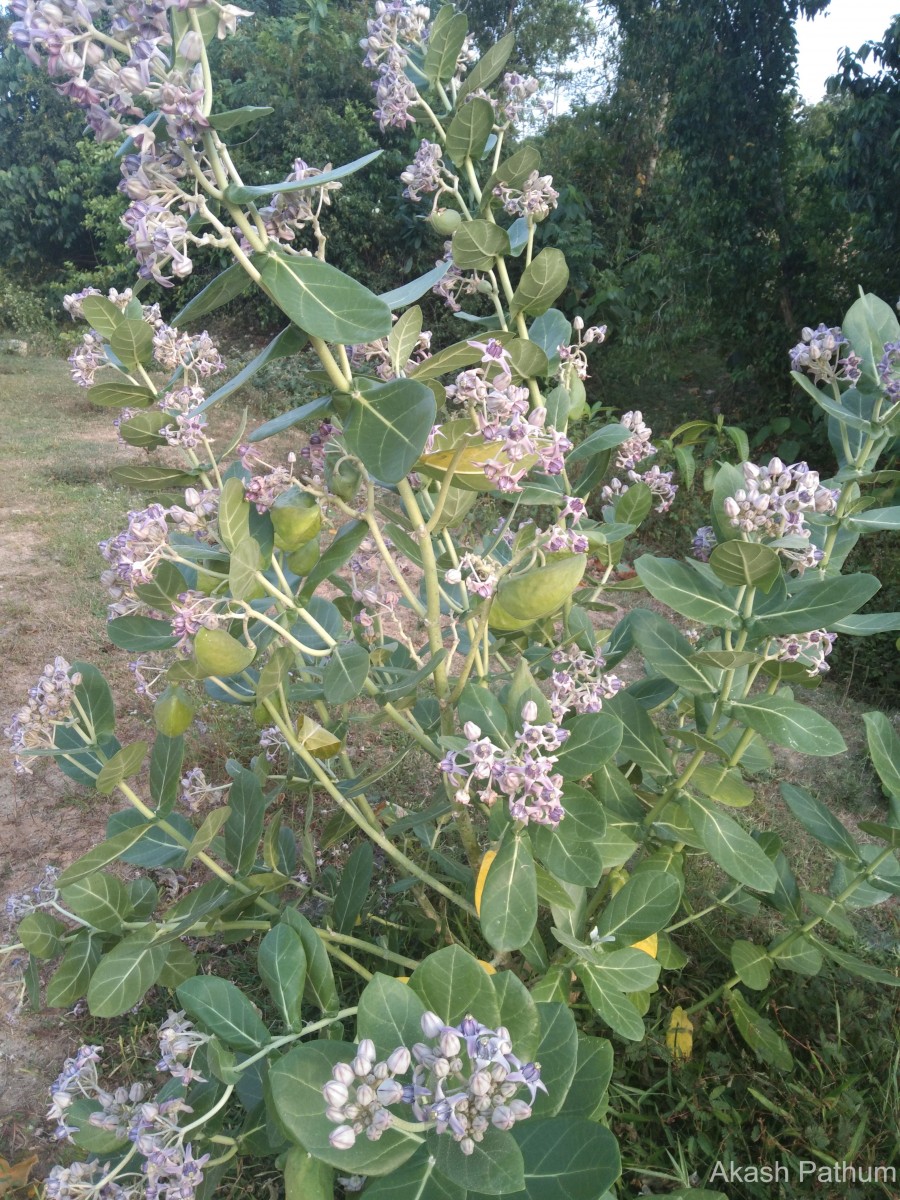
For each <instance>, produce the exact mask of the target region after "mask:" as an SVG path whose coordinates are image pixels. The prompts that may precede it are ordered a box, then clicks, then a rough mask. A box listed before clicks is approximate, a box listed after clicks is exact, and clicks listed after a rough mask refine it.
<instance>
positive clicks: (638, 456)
mask: <svg viewBox="0 0 900 1200" xmlns="http://www.w3.org/2000/svg"><path fill="white" fill-rule="evenodd" d="M619 424H620V425H624V426H625V428H626V429H627V430H628V432H629V435H630V436H629V437H628V439H627V441H624V442H620V443H619V445H618V446H616V457H615V459H614V463H615V466H616V468H617V469H618V470H620V471H633V470H634V468H635V467H636V466H637V465H638V463H641V462H643V461H644V459H645V458H653V457H654V455H655V454H656V453H657V450H656V447H655V446H654V445H653V443H652V442H651V441H650V438H651V437H652V435H653V430H652V429H651V428H650V426H649V425H648V424H647V423H646V422H645V421H644V417H643V414H642V412H641V410H640V409H635V410H634V412H627V413H623V415H622V416H621V417H620V418H619Z"/></svg>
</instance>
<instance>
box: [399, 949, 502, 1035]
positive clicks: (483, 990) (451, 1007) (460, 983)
mask: <svg viewBox="0 0 900 1200" xmlns="http://www.w3.org/2000/svg"><path fill="white" fill-rule="evenodd" d="M409 986H410V987H411V988H412V990H413V991H414V992H415V993H416V994H417V995H418V997H419V998H420V1000H422V1002H423V1003H424V1005H425V1007H426V1008H427V1009H430V1010H431V1011H432V1012H436V1013H437V1015H438V1016H439V1017H440V1018H441V1019H442V1020H444V1021H446V1022H447V1024H448V1025H457V1024H459V1022H460V1021H461V1020H462V1019H463V1017H464V1016H466V1015H467V1014H468V1013H472V1015H473V1016H475V1017H477V1018H478V1020H479V1021H481V1023H482V1025H487V1026H488V1027H489V1028H490V1029H496V1028H497V1025H498V1024H499V1021H500V1009H499V1005H498V1003H497V996H496V993H495V991H494V989H493V987H492V985H491V981H490V978H489V976H488V975H487V974H486V973H485V971H484V969H483V967H481V966H479V964H478V961H477V960H476V959H475V958H474V957H473V956H472V955H471V954H468V953H467V952H466V951H465V950H463V948H462V946H446V947H444V949H442V950H437V951H435V953H434V954H429V956H428V957H427V958H426V959H425V960H424V962H422V963H420V965H419V966H418V967H416V969H415V971H414V972H413V973H412V976H411V978H410V981H409Z"/></svg>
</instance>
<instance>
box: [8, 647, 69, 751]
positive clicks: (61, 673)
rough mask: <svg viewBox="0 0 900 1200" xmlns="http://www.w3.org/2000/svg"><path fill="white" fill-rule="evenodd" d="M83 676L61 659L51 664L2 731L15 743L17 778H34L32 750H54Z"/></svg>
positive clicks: (59, 657) (13, 746) (57, 658)
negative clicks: (22, 776) (55, 741)
mask: <svg viewBox="0 0 900 1200" xmlns="http://www.w3.org/2000/svg"><path fill="white" fill-rule="evenodd" d="M80 683H81V675H80V674H79V673H78V672H77V671H74V672H73V671H72V668H71V666H70V665H69V663H67V662H66V660H65V659H64V658H62V657H61V656H57V657H56V658H54V660H53V662H52V663H48V664H47V665H46V666H45V667H44V670H43V672H42V673H41V675H40V678H39V679H38V681H37V683H36V684H35V685H34V686H33V687H31V688H29V690H28V700H27V701H26V703H25V705H24V706H23V707H22V708H20V709H19V711H18V712H17V713H16V715H15V716H14V717H13V719H12V721H11V722H10V723H9V725H8V726H7V727H6V728H5V729H4V730H3V732H4V734H5V736H6V737H8V738H9V739H10V741H11V742H12V750H13V767H14V769H15V772H16V774H17V775H31V774H32V770H31V768H30V767H29V765H28V761H27V759H28V756H29V751H32V750H39V749H42V748H48V747H52V746H53V745H54V737H55V733H56V727H57V725H65V724H67V723H68V721H69V720H70V718H71V716H72V707H73V704H74V702H75V689H76V688H77V687H78V685H79V684H80Z"/></svg>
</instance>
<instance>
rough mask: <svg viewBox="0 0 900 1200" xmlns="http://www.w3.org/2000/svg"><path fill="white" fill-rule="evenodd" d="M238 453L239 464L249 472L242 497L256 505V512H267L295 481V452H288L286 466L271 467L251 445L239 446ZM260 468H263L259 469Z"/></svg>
mask: <svg viewBox="0 0 900 1200" xmlns="http://www.w3.org/2000/svg"><path fill="white" fill-rule="evenodd" d="M238 453H239V454H240V456H241V466H242V467H243V468H244V469H245V470H246V471H249V472H250V473H251V478H250V480H249V481H248V482H247V483H245V485H244V498H245V499H246V500H249V501H250V503H251V504H255V505H256V511H257V512H258V513H264V512H268V511H269V509H270V508H271V507H272V505H273V504H274V503H275V501H276V500H277V499H278V497H279V496H281V495H282V494H283V493H284V492H287V491H289V490H290V489H291V488H292V487H293V486H294V484H295V483H296V480H295V479H294V464H295V463H296V461H297V456H296V454H295V453H294V452H293V451H291V452H290V453H289V454H288V465H287V466H286V467H282V466H277V467H273V466H272V465H271V464H270V463H267V462H266V461H265V459H263V458H261V457H260V455H259V454H258V453H257V452H256V450H254V449H253V447H252V446H240V447H239V448H238ZM260 468H263V469H262V470H260ZM253 472H256V474H253Z"/></svg>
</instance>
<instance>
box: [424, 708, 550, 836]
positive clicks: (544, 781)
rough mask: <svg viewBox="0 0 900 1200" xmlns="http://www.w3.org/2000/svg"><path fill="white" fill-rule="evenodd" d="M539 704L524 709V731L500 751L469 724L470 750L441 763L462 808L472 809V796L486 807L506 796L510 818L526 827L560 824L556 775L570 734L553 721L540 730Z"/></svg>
mask: <svg viewBox="0 0 900 1200" xmlns="http://www.w3.org/2000/svg"><path fill="white" fill-rule="evenodd" d="M537 715H538V710H537V705H536V704H535V702H534V701H533V700H529V701H528V702H527V703H526V704H525V705H524V707H523V709H522V724H523V727H522V729H521V730H519V731H518V732H517V733H516V735H515V740H514V742H513V744H512V746H510V747H503V746H496V745H494V743H493V742H492V741H491V740H490V738H487V737H482V736H481V729H480V728H479V727H478V726H477V725H476V724H475V723H474V722H473V721H467V722H466V724H465V726H464V728H463V732H464V734H465V736H466V746H465V749H462V750H451V751H449V752H448V753H447V754H446V755H445V756H444V758H443V759H442V760H441V770H442V771H443V772H444V773H445V774H446V775H447V777H448V779H449V780H450V782H451V783H452V785H453V787H454V788H455V789H456V794H455V796H454V799H455V800H456V802H457V804H469V803H470V802H471V799H472V792H473V791H474V792H475V794H476V796H477V797H478V799H479V800H481V802H482V803H483V804H487V805H491V804H493V803H494V802H495V801H496V800H497V799H498V798H500V797H501V796H503V797H505V798H506V800H507V803H508V805H509V811H510V814H511V816H512V817H513V818H514V819H515V820H516V821H523V822H524V823H525V824H528V822H530V821H533V822H534V823H535V824H537V825H554V826H555V825H558V824H559V823H560V821H561V820H562V819H563V817H564V816H565V815H566V814H565V809H564V808H563V805H562V789H563V779H562V775H560V774H558V773H556V774H555V773H553V767H554V765H555V764H556V762H557V758H558V756H557V755H555V754H554V753H553V751H554V750H558V749H559V748H560V747H561V746H562V744H563V743H564V742H565V740H566V738H568V736H569V733H568V730H566V729H560V728H559V727H558V725H556V724H554V723H553V722H552V721H551V722H547V723H546V724H543V725H536V724H534V722H535V721H536V719H537Z"/></svg>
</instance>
